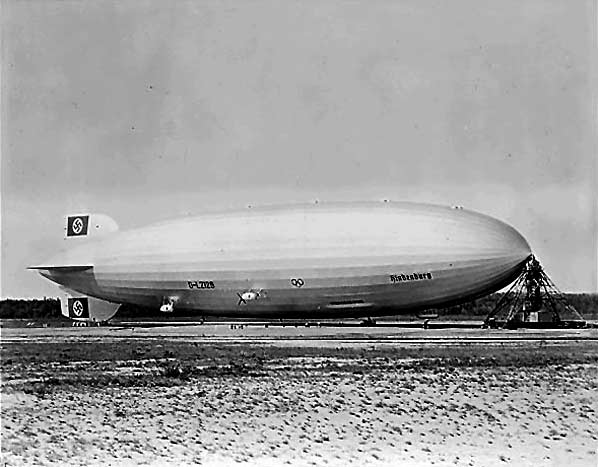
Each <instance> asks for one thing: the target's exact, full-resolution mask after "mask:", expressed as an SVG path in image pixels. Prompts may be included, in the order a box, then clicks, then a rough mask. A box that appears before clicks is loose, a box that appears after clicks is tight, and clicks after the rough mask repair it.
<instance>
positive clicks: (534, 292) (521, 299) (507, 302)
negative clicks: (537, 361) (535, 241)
mask: <svg viewBox="0 0 598 467" xmlns="http://www.w3.org/2000/svg"><path fill="white" fill-rule="evenodd" d="M585 325H586V322H585V320H584V319H583V316H581V314H580V313H579V312H578V311H577V310H576V309H575V308H573V307H572V306H571V305H570V304H569V303H568V302H567V299H566V298H565V297H564V296H563V294H562V293H561V292H560V291H559V290H558V289H557V287H556V285H555V284H554V282H552V280H550V278H549V277H548V275H547V274H546V273H545V272H544V270H543V269H542V266H541V265H540V263H539V262H538V260H537V259H536V258H535V257H534V256H531V257H530V259H529V261H528V262H527V264H526V265H525V268H524V270H523V271H522V273H521V275H520V276H519V277H518V278H517V279H516V280H515V282H514V283H513V285H511V287H510V288H509V290H508V291H507V292H506V293H505V294H504V295H503V296H502V298H501V299H500V300H499V302H498V303H497V304H496V306H495V307H494V309H493V310H492V311H491V312H490V314H489V315H488V317H487V318H486V320H485V321H484V326H485V327H505V328H509V327H584V326H585Z"/></svg>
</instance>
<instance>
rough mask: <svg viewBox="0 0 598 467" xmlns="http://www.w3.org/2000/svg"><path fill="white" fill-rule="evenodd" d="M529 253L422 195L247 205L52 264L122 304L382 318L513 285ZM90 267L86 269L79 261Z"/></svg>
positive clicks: (116, 239)
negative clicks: (414, 199)
mask: <svg viewBox="0 0 598 467" xmlns="http://www.w3.org/2000/svg"><path fill="white" fill-rule="evenodd" d="M529 255H530V248H529V245H528V244H527V242H526V241H525V239H523V237H522V236H521V235H520V234H519V233H518V232H516V231H515V230H514V229H513V228H512V227H510V226H508V225H507V224H504V223H503V222H501V221H498V220H496V219H493V218H491V217H488V216H485V215H482V214H478V213H474V212H471V211H466V210H463V209H452V208H447V207H441V206H431V205H424V204H412V203H353V204H332V205H323V204H315V205H301V206H283V207H275V208H262V209H256V208H252V209H247V210H244V211H241V212H231V213H219V214H211V215H205V216H200V217H196V218H191V219H182V220H176V221H171V222H165V223H161V224H156V225H154V226H149V227H146V228H143V229H135V230H131V231H128V232H115V233H112V234H110V235H108V236H106V237H105V238H100V239H97V240H95V241H90V242H88V243H83V242H81V243H80V244H78V245H77V246H75V247H74V248H72V249H70V250H69V251H67V252H66V253H64V254H62V255H61V256H59V257H58V258H57V259H55V260H54V261H53V263H52V265H55V266H58V265H60V266H62V267H63V269H62V270H58V269H51V268H48V269H47V270H45V271H43V272H42V273H43V274H44V275H45V276H46V277H49V278H50V279H51V280H54V281H56V282H58V283H60V284H62V285H64V286H67V287H68V288H69V289H71V290H75V291H77V292H80V293H83V294H86V295H89V296H91V297H96V298H100V299H103V300H107V301H110V302H114V303H129V304H136V305H142V306H148V307H155V308H159V307H160V305H161V304H163V303H164V302H165V301H169V302H171V303H173V306H174V309H175V310H185V311H190V312H196V313H198V314H200V315H221V316H231V317H244V316H245V317H264V318H301V317H310V318H316V317H322V318H327V317H330V318H332V317H344V316H347V317H349V316H378V315H385V314H397V313H402V312H412V311H417V310H423V309H428V308H438V307H443V306H447V305H450V304H452V303H459V302H462V301H466V300H470V299H472V298H474V297H477V296H481V295H485V294H487V293H490V292H493V291H495V290H498V289H500V288H502V287H503V286H505V285H507V284H508V283H509V282H511V281H512V280H513V279H514V278H515V277H516V276H517V275H518V274H519V273H520V272H521V270H522V268H523V267H524V265H525V262H526V261H527V258H528V257H529ZM81 265H88V266H91V267H89V268H88V269H86V270H83V271H81V270H76V269H69V267H71V268H76V267H78V266H81Z"/></svg>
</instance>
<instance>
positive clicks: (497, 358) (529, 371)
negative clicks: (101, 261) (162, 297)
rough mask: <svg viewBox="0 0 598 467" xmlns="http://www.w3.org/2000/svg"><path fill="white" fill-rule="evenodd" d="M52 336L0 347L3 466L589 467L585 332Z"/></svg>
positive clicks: (590, 342)
mask: <svg viewBox="0 0 598 467" xmlns="http://www.w3.org/2000/svg"><path fill="white" fill-rule="evenodd" d="M46 332H47V333H48V334H47V335H46V336H47V337H49V338H48V339H47V340H43V339H41V340H40V339H37V340H36V339H31V340H28V339H27V335H26V334H25V335H23V334H19V335H18V336H16V337H15V336H11V335H8V336H6V335H3V339H2V344H1V357H2V361H1V369H2V392H1V403H2V407H1V416H2V418H1V427H2V435H1V441H2V444H1V447H2V462H3V465H165V464H166V465H196V464H202V465H230V464H236V465H247V466H249V465H252V466H253V465H255V466H258V465H259V466H263V465H273V466H278V465H296V466H303V465H306V466H309V465H330V466H341V465H347V464H352V465H372V466H377V465H408V466H412V465H413V466H424V465H425V466H428V465H450V466H478V465H479V466H493V465H500V466H503V465H530V466H531V465H533V466H545V465H546V466H561V465H568V466H586V465H587V466H595V465H596V464H597V457H596V446H597V444H598V430H597V421H598V415H597V412H596V411H597V410H598V391H597V389H598V369H597V368H598V367H597V365H596V364H597V363H598V352H597V350H598V341H597V340H595V339H592V337H596V336H594V334H592V333H590V334H587V335H585V334H583V335H581V337H583V339H581V338H580V339H579V340H576V339H569V340H563V341H554V340H552V341H551V340H546V341H545V342H543V341H542V340H539V341H537V340H534V341H529V342H528V341H525V342H523V343H521V342H518V343H517V344H516V345H514V344H513V342H515V341H511V340H509V339H510V338H512V337H513V335H512V334H510V335H508V336H506V337H505V339H504V342H502V343H500V344H497V345H492V346H489V345H487V344H483V343H477V342H473V343H468V342H460V340H459V339H457V340H448V341H447V342H445V343H440V344H438V343H437V344H435V345H434V346H429V345H424V344H422V343H421V342H420V340H414V342H413V344H412V345H409V344H405V343H402V344H400V345H399V344H392V343H391V344H389V345H380V344H379V343H378V342H377V341H376V343H375V344H372V343H371V342H369V341H368V340H367V339H363V340H361V341H359V342H358V344H357V345H355V344H354V345H348V343H347V342H342V343H339V345H338V346H336V347H335V346H323V347H319V346H318V345H317V340H316V341H313V342H312V343H311V345H310V346H308V347H302V346H292V345H289V343H288V342H287V341H285V342H284V345H272V344H271V343H269V344H268V345H263V346H261V345H259V343H258V344H256V343H255V342H252V343H243V342H241V343H238V342H237V343H235V342H230V343H222V342H217V343H214V344H210V343H206V342H205V340H201V341H200V344H198V341H197V340H194V339H193V337H189V331H188V330H187V331H185V333H186V334H185V336H186V337H185V338H181V339H176V338H174V337H173V336H174V335H175V334H176V333H170V332H169V333H164V332H161V331H160V330H155V331H152V332H151V333H149V334H150V335H149V337H147V336H145V337H144V338H142V339H140V338H137V337H135V338H133V337H132V336H129V335H126V336H122V338H120V339H112V340H106V341H102V339H101V338H98V336H97V335H96V334H93V335H88V336H87V337H81V335H76V334H73V336H74V337H73V336H70V334H69V335H68V336H63V338H61V339H57V340H52V339H51V338H50V337H51V334H50V333H51V331H48V330H46ZM104 332H108V331H104ZM33 334H35V335H36V336H37V338H39V333H37V334H36V333H34V332H32V335H33ZM552 337H553V338H554V336H552ZM588 337H589V338H588ZM281 344H282V342H281Z"/></svg>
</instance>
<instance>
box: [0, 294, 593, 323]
mask: <svg viewBox="0 0 598 467" xmlns="http://www.w3.org/2000/svg"><path fill="white" fill-rule="evenodd" d="M502 296H503V294H492V295H488V296H486V297H482V298H479V299H477V300H474V301H471V302H468V303H463V304H461V305H456V306H452V307H449V308H445V309H443V310H439V314H440V315H441V316H443V315H451V316H457V315H461V316H476V317H477V316H479V317H482V316H487V315H488V314H489V313H490V312H491V311H492V310H493V309H494V307H495V306H496V304H497V303H498V301H499V300H500V299H501V297H502ZM564 296H565V298H566V299H567V301H568V302H569V304H570V305H572V306H573V307H574V308H575V309H576V310H577V311H578V312H579V313H581V314H582V315H583V316H584V317H585V318H590V317H594V316H596V315H597V314H598V294H564ZM175 315H176V316H182V315H181V314H179V313H175ZM156 316H162V317H164V316H165V315H164V313H161V312H160V311H159V310H157V309H155V310H154V309H151V308H143V307H137V306H134V305H123V306H122V307H121V308H120V310H119V311H118V314H117V315H116V317H117V318H142V317H156ZM171 316H172V315H171ZM0 319H67V318H65V317H64V316H62V314H61V312H60V300H58V299H57V298H46V299H43V300H14V299H7V300H2V301H0Z"/></svg>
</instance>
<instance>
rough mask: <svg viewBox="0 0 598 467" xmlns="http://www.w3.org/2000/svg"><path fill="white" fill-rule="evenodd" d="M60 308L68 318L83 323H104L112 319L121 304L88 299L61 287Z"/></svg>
mask: <svg viewBox="0 0 598 467" xmlns="http://www.w3.org/2000/svg"><path fill="white" fill-rule="evenodd" d="M60 289H61V292H62V294H61V297H60V307H61V311H62V314H63V315H64V316H66V317H67V318H71V319H73V320H76V321H83V322H98V323H101V322H104V321H108V320H109V319H110V318H112V317H113V316H114V315H115V314H116V312H117V311H118V309H119V307H120V304H119V303H111V302H107V301H105V300H100V299H98V298H93V297H88V296H86V295H83V294H80V293H79V292H75V291H73V290H70V289H67V288H65V287H60Z"/></svg>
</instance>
